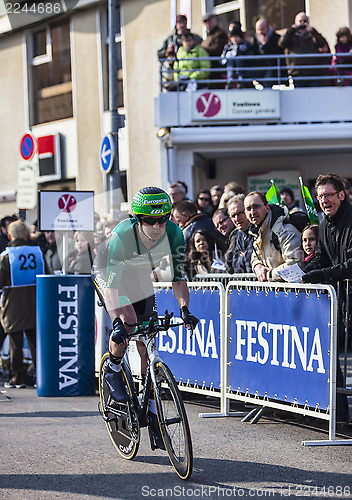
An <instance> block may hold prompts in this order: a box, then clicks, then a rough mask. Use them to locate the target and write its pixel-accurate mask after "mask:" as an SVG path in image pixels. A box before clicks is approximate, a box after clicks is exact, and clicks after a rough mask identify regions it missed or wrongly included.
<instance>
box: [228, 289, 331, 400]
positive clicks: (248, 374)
mask: <svg viewBox="0 0 352 500" xmlns="http://www.w3.org/2000/svg"><path fill="white" fill-rule="evenodd" d="M229 301H230V302H229V313H230V315H229V316H230V320H229V338H230V339H231V341H230V344H229V361H230V366H229V385H230V386H231V388H232V390H234V391H237V390H239V391H240V392H241V393H247V394H251V395H258V396H260V397H267V398H269V399H273V400H278V401H285V402H290V403H297V404H299V405H303V406H305V405H307V406H309V407H311V408H316V407H317V405H318V408H320V409H327V407H328V405H329V386H330V384H329V379H330V327H329V323H330V302H331V301H330V300H329V297H328V295H327V294H319V295H317V294H313V293H311V294H308V295H307V294H306V293H297V294H296V292H286V291H284V290H282V291H280V292H276V291H265V290H262V291H255V290H249V291H247V290H241V291H238V292H237V291H236V293H231V294H230V296H229ZM308 311H309V314H307V312H308Z"/></svg>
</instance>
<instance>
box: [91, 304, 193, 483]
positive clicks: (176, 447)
mask: <svg viewBox="0 0 352 500" xmlns="http://www.w3.org/2000/svg"><path fill="white" fill-rule="evenodd" d="M172 316H173V313H170V314H169V313H168V311H165V315H164V316H157V313H155V315H153V316H151V318H150V319H149V321H147V322H138V323H134V324H132V325H129V324H127V323H126V324H127V326H131V327H135V331H134V332H133V333H131V334H130V335H129V338H131V339H136V340H139V341H141V342H143V343H144V345H145V346H146V350H147V360H148V365H147V366H148V368H147V373H146V376H145V378H144V379H143V380H140V381H139V382H140V383H141V388H140V389H139V387H137V384H136V383H135V381H134V379H133V376H132V372H131V368H130V365H129V361H128V356H127V354H126V355H125V356H124V357H123V360H122V362H121V372H122V376H123V379H124V381H125V387H126V391H127V394H128V395H129V400H128V401H127V402H126V403H117V402H116V401H114V400H113V399H112V398H111V396H110V393H109V389H108V387H107V384H106V382H105V372H106V369H107V367H108V363H109V353H106V354H104V356H103V358H102V360H101V363H100V369H99V395H100V401H99V411H100V413H101V415H102V417H103V419H104V421H105V424H106V427H107V430H108V433H109V435H110V438H111V440H112V442H113V444H114V446H115V448H116V450H117V451H118V452H119V454H120V455H121V456H122V457H123V458H125V459H127V460H132V459H133V458H134V457H135V456H136V454H137V452H138V448H139V442H140V438H141V428H142V427H148V431H149V432H148V433H149V439H150V445H151V448H152V450H154V449H155V448H156V442H155V435H154V433H153V429H152V425H151V419H150V416H149V415H148V402H149V399H150V396H151V394H154V400H155V407H156V413H157V419H158V424H159V428H160V432H161V436H162V439H163V442H164V445H165V449H166V451H167V454H168V456H169V459H170V462H171V465H172V466H173V468H174V469H175V471H176V472H177V474H178V475H179V476H180V478H181V479H184V480H187V479H189V478H190V477H191V475H192V470H193V451H192V440H191V433H190V429H189V424H188V419H187V414H186V410H185V407H184V404H183V400H182V396H181V394H180V391H179V389H178V387H177V384H176V381H175V378H174V376H173V374H172V372H171V370H170V368H169V367H168V366H167V365H166V364H165V363H164V362H163V361H162V360H161V359H160V357H159V353H158V350H157V346H156V340H155V337H156V335H157V333H158V332H160V331H164V330H168V329H169V328H170V327H173V326H179V325H180V324H183V323H177V324H171V318H172ZM138 386H139V384H138Z"/></svg>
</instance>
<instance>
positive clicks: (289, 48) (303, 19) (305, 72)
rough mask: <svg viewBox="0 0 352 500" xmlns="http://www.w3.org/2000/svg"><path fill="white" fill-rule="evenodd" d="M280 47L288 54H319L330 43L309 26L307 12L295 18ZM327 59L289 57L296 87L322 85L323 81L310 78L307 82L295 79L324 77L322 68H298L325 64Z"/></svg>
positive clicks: (281, 40)
mask: <svg viewBox="0 0 352 500" xmlns="http://www.w3.org/2000/svg"><path fill="white" fill-rule="evenodd" d="M279 45H280V47H282V48H283V49H285V50H286V52H287V54H319V53H320V52H323V51H324V49H325V48H326V47H328V42H327V41H326V40H325V38H324V37H323V36H322V35H321V34H320V33H318V31H317V30H316V29H314V28H313V27H312V26H311V25H310V24H309V18H308V16H307V14H306V13H305V12H299V13H298V14H297V15H296V17H295V22H294V24H293V25H292V26H291V27H290V28H288V30H287V31H286V33H285V34H284V35H283V36H282V37H281V39H280V42H279ZM324 60H325V58H318V57H298V58H295V57H288V58H287V66H289V67H290V70H289V73H290V75H291V76H292V77H293V79H294V84H295V87H318V86H321V85H322V80H319V79H314V78H310V79H307V80H296V79H295V77H301V76H302V77H303V76H306V77H316V76H322V75H323V73H324V72H323V71H322V70H321V69H320V68H316V69H315V68H307V69H306V68H297V66H314V65H322V64H324Z"/></svg>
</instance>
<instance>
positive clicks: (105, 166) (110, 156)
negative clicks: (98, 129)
mask: <svg viewBox="0 0 352 500" xmlns="http://www.w3.org/2000/svg"><path fill="white" fill-rule="evenodd" d="M114 156H115V144H114V139H113V137H112V136H111V135H110V134H108V135H106V136H105V137H104V138H103V140H102V141H101V146H100V165H101V168H102V170H103V172H105V173H106V174H108V173H109V172H110V170H111V168H112V165H113V162H114Z"/></svg>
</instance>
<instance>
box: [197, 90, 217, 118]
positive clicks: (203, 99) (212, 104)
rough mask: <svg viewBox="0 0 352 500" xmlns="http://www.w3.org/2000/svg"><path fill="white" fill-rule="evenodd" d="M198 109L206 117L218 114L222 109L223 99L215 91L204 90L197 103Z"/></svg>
mask: <svg viewBox="0 0 352 500" xmlns="http://www.w3.org/2000/svg"><path fill="white" fill-rule="evenodd" d="M196 107H197V111H198V113H200V114H201V115H203V116H204V117H205V118H211V117H213V116H215V115H217V114H218V113H219V111H220V109H221V101H220V99H219V97H218V96H217V95H216V94H214V93H213V92H204V94H202V95H201V96H200V97H199V98H198V100H197V103H196Z"/></svg>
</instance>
